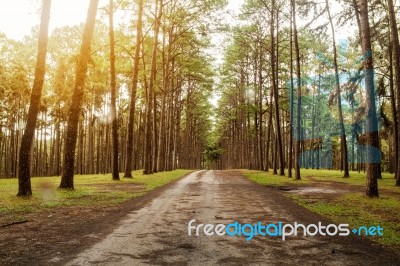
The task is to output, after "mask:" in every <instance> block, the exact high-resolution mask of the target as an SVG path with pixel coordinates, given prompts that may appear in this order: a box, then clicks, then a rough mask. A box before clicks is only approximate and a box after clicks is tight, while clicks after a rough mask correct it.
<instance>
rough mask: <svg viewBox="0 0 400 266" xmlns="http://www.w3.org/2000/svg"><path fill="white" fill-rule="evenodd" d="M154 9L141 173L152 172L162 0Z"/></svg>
mask: <svg viewBox="0 0 400 266" xmlns="http://www.w3.org/2000/svg"><path fill="white" fill-rule="evenodd" d="M156 9H157V10H158V13H157V12H156V14H157V17H156V21H155V25H154V43H153V51H152V59H151V69H150V81H149V88H148V92H147V105H146V132H145V136H146V139H145V150H144V152H145V154H144V169H143V173H144V174H145V175H148V174H152V173H153V145H152V142H153V138H154V132H153V131H154V130H155V128H152V126H153V125H152V124H153V123H152V109H153V107H154V105H153V101H155V100H156V99H155V97H154V83H155V82H156V77H157V76H156V74H157V73H156V72H157V50H158V33H159V31H160V20H161V16H162V10H163V0H159V1H158V2H157V6H156Z"/></svg>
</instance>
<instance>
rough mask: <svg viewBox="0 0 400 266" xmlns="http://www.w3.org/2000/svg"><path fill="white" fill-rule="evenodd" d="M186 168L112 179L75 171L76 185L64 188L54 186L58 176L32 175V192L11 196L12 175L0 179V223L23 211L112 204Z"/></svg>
mask: <svg viewBox="0 0 400 266" xmlns="http://www.w3.org/2000/svg"><path fill="white" fill-rule="evenodd" d="M190 172H191V171H190V170H175V171H172V172H163V173H155V174H152V175H143V173H142V171H134V172H132V175H133V176H134V178H124V179H121V180H120V181H112V179H111V175H110V174H105V175H104V174H97V175H77V176H76V179H75V181H76V187H75V189H74V190H71V191H67V190H62V189H57V187H58V184H59V181H60V179H59V177H39V178H32V188H33V190H34V191H35V194H34V195H33V196H32V197H30V198H23V197H15V191H16V189H17V186H18V184H17V182H16V180H15V179H0V216H1V217H2V218H0V224H1V225H4V224H7V223H12V222H17V221H21V220H24V215H25V214H28V213H32V212H37V211H44V210H47V209H50V208H59V207H107V206H116V205H118V204H121V203H123V202H125V201H127V200H130V199H132V198H136V197H139V196H142V195H144V194H145V193H147V192H150V191H152V190H154V189H156V188H158V187H161V186H163V185H166V184H168V183H170V182H173V181H174V180H177V179H179V178H181V177H183V176H185V175H186V174H188V173H190Z"/></svg>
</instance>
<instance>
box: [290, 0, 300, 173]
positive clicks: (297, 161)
mask: <svg viewBox="0 0 400 266" xmlns="http://www.w3.org/2000/svg"><path fill="white" fill-rule="evenodd" d="M291 1H292V2H291V3H292V15H293V35H294V36H293V38H294V48H295V52H296V73H297V111H296V116H297V119H296V128H297V132H296V138H297V139H296V147H295V166H294V168H295V178H296V180H300V179H301V177H300V142H301V83H302V81H301V70H300V49H299V39H298V34H297V24H296V2H295V0H291ZM292 104H293V103H292Z"/></svg>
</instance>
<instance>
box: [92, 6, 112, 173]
mask: <svg viewBox="0 0 400 266" xmlns="http://www.w3.org/2000/svg"><path fill="white" fill-rule="evenodd" d="M109 12H110V13H109V31H110V32H109V34H110V76H111V123H112V179H113V180H119V166H118V151H119V147H118V146H119V145H118V144H119V143H118V113H117V81H116V73H115V37H114V0H110V10H109ZM89 163H91V162H89Z"/></svg>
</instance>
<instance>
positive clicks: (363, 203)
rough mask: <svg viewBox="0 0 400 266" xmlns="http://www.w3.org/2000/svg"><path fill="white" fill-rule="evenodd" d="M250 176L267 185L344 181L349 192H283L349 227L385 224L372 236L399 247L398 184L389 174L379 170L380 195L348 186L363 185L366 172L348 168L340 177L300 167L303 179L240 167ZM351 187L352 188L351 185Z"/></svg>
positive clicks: (316, 211) (335, 172) (317, 183)
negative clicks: (345, 175) (379, 233)
mask: <svg viewBox="0 0 400 266" xmlns="http://www.w3.org/2000/svg"><path fill="white" fill-rule="evenodd" d="M242 173H243V174H244V175H245V176H246V177H247V178H249V179H250V180H252V181H254V182H256V183H258V184H261V185H266V186H276V187H280V186H318V185H320V182H324V183H325V182H326V184H328V185H329V182H332V186H334V183H342V184H347V185H348V186H349V192H348V193H345V194H343V193H338V194H337V195H335V196H334V197H324V195H321V194H317V193H314V194H303V195H301V194H294V193H290V194H289V193H287V194H284V195H285V196H287V197H290V198H292V199H293V200H295V201H296V202H297V203H299V204H300V205H302V206H304V207H305V208H307V209H309V210H311V211H313V212H315V213H318V214H320V215H322V216H324V217H327V218H329V219H331V220H332V221H333V222H335V223H337V224H339V223H348V224H349V225H350V226H351V227H354V228H357V227H360V226H377V225H380V226H381V227H382V228H384V236H383V237H371V240H373V241H377V242H378V243H381V244H383V245H387V246H391V247H394V248H396V249H398V248H400V216H399V213H400V188H398V187H395V180H394V178H393V175H391V174H386V173H384V174H382V179H381V180H379V188H380V189H381V196H380V197H379V198H369V197H367V196H365V195H364V194H363V193H360V192H352V189H351V188H355V187H359V188H362V189H364V187H365V174H364V173H358V172H350V178H343V177H342V176H343V175H342V173H341V172H340V171H329V170H311V169H302V170H301V174H302V180H301V181H295V180H293V179H289V178H287V177H280V176H274V175H272V174H270V173H265V172H261V171H248V170H242ZM353 191H354V189H353Z"/></svg>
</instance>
